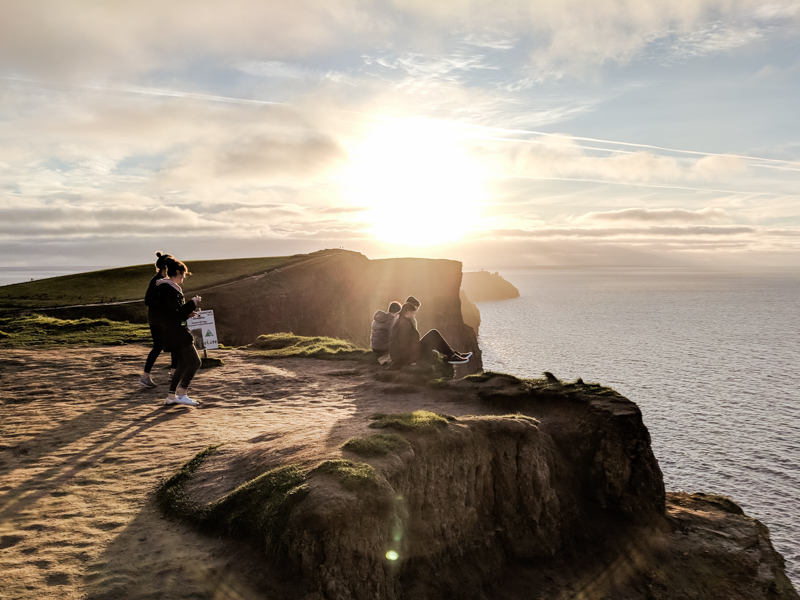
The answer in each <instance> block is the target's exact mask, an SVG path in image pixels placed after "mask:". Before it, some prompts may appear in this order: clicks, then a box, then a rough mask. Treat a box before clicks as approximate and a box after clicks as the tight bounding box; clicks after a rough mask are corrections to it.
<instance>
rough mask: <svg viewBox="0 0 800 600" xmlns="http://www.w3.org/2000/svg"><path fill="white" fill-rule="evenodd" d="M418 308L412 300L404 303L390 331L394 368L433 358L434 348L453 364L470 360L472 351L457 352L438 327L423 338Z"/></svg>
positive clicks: (391, 355) (390, 350)
mask: <svg viewBox="0 0 800 600" xmlns="http://www.w3.org/2000/svg"><path fill="white" fill-rule="evenodd" d="M418 308H419V306H417V305H416V304H414V303H412V302H406V303H405V304H403V307H402V308H401V309H400V314H399V315H398V317H397V322H396V323H395V324H394V327H392V330H391V332H390V333H389V356H390V357H391V359H392V368H393V369H400V368H402V367H405V366H406V365H410V364H413V363H415V362H417V361H418V360H430V359H431V358H433V357H432V355H431V353H432V352H433V351H434V350H435V351H436V352H438V353H440V354H442V355H444V357H445V360H446V361H447V362H448V363H450V364H451V365H459V364H464V363H466V362H469V357H470V356H472V352H470V353H468V354H461V353H460V352H456V351H455V350H453V349H452V348H451V347H450V344H448V343H447V341H446V340H445V339H444V338H443V337H442V334H441V333H439V332H438V331H437V330H436V329H431V330H430V331H429V332H428V333H426V334H425V335H423V336H422V338H420V337H419V331H418V330H417V324H416V316H417V310H418Z"/></svg>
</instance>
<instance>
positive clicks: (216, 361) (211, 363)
mask: <svg viewBox="0 0 800 600" xmlns="http://www.w3.org/2000/svg"><path fill="white" fill-rule="evenodd" d="M224 364H225V361H224V360H222V359H221V358H216V357H214V356H204V357H203V358H201V359H200V368H201V369H213V368H214V367H221V366H223V365H224Z"/></svg>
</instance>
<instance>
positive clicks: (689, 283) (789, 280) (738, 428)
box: [478, 268, 800, 587]
mask: <svg viewBox="0 0 800 600" xmlns="http://www.w3.org/2000/svg"><path fill="white" fill-rule="evenodd" d="M501 274H502V275H503V276H504V277H505V278H506V279H508V280H509V281H511V283H513V284H514V285H515V286H517V288H518V289H519V291H520V294H521V297H520V298H517V299H514V300H503V301H499V302H481V303H479V304H478V307H479V308H480V311H481V319H482V322H481V329H480V346H481V348H482V350H483V362H484V368H485V369H487V370H488V369H491V370H496V371H503V372H506V373H512V374H514V375H518V376H523V377H534V376H537V377H538V376H540V375H541V373H542V371H551V372H552V373H553V374H555V375H556V376H557V377H559V378H561V379H566V380H574V379H576V378H578V377H582V378H583V379H584V380H585V381H591V382H600V383H603V384H605V385H609V386H611V387H613V388H614V389H616V390H617V391H619V392H620V393H622V394H624V395H625V396H627V397H628V398H630V399H631V400H633V401H634V402H636V403H637V404H638V405H639V407H640V408H641V409H642V413H643V415H644V422H645V424H646V425H647V427H648V429H649V430H650V435H651V437H652V440H653V450H654V452H655V455H656V457H657V458H658V462H659V464H660V465H661V470H662V471H663V473H664V482H665V484H666V488H667V490H679V489H682V490H686V491H687V492H694V491H702V492H716V493H722V494H725V495H728V496H730V497H732V498H733V499H734V500H735V501H736V502H737V503H739V504H740V505H741V506H742V507H743V508H744V510H745V512H746V513H747V514H748V515H750V516H752V517H756V518H757V519H759V520H761V521H762V522H764V523H765V524H766V525H767V526H768V527H769V529H770V532H771V536H772V541H773V544H774V545H775V547H776V548H777V549H778V551H779V552H781V553H782V554H783V556H784V557H785V558H786V563H787V564H786V566H787V571H788V574H789V577H790V578H791V579H792V581H793V582H794V584H795V586H798V587H800V585H798V584H800V391H798V386H799V385H800V375H798V366H800V365H798V357H800V301H799V300H798V299H799V298H800V272H798V271H796V270H795V271H788V270H783V271H781V270H769V271H762V272H760V273H733V272H721V271H711V270H687V269H663V268H662V269H558V270H549V269H537V270H531V271H516V272H515V271H507V272H503V273H501Z"/></svg>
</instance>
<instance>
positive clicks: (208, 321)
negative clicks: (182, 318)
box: [186, 310, 219, 350]
mask: <svg viewBox="0 0 800 600" xmlns="http://www.w3.org/2000/svg"><path fill="white" fill-rule="evenodd" d="M186 324H187V325H188V326H189V331H191V332H192V335H193V336H194V347H195V348H197V349H198V350H214V349H215V348H219V343H218V342H217V326H216V325H215V324H214V311H213V310H201V311H198V312H197V316H196V317H192V318H191V319H186Z"/></svg>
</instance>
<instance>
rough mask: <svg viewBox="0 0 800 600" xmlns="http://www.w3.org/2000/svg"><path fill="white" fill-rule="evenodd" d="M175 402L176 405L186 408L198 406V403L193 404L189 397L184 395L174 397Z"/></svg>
mask: <svg viewBox="0 0 800 600" xmlns="http://www.w3.org/2000/svg"><path fill="white" fill-rule="evenodd" d="M175 402H177V403H178V404H185V405H186V406H200V403H199V402H195V401H194V400H192V399H191V398H189V396H187V395H186V394H184V395H183V396H175Z"/></svg>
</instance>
